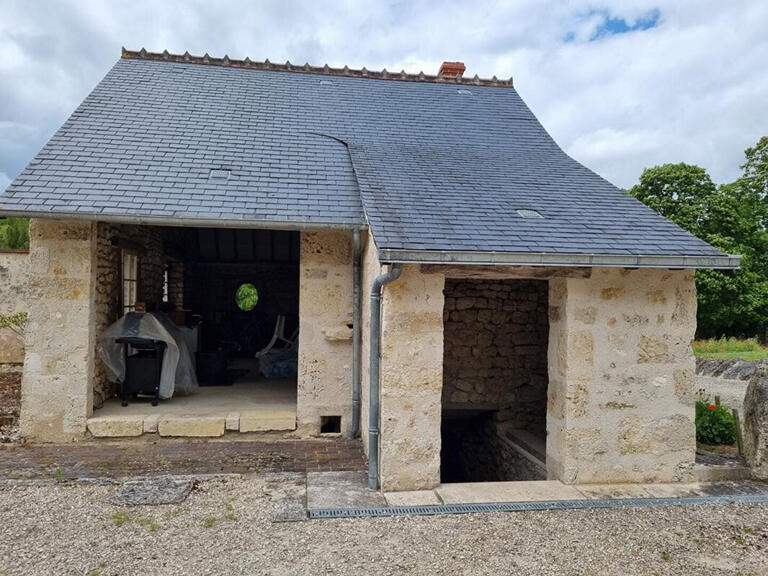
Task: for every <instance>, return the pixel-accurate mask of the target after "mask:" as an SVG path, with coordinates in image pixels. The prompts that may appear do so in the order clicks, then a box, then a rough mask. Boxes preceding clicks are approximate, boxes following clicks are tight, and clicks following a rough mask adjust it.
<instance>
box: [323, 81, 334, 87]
mask: <svg viewBox="0 0 768 576" xmlns="http://www.w3.org/2000/svg"><path fill="white" fill-rule="evenodd" d="M320 86H333V80H320Z"/></svg>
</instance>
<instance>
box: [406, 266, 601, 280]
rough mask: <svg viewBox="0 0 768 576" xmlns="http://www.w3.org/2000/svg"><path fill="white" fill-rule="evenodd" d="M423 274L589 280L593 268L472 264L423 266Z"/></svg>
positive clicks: (483, 277) (488, 278)
mask: <svg viewBox="0 0 768 576" xmlns="http://www.w3.org/2000/svg"><path fill="white" fill-rule="evenodd" d="M421 273H422V274H444V275H445V277H446V278H477V279H481V280H486V279H487V280H504V279H515V278H521V279H522V278H527V279H534V280H546V279H548V278H589V277H590V276H592V268H581V267H576V266H570V267H568V266H562V267H560V266H475V265H470V264H465V265H461V264H422V265H421Z"/></svg>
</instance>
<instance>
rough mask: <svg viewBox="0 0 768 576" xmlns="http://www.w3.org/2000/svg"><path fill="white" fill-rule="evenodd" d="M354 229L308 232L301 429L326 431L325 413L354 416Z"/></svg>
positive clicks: (302, 271)
mask: <svg viewBox="0 0 768 576" xmlns="http://www.w3.org/2000/svg"><path fill="white" fill-rule="evenodd" d="M352 259H353V249H352V233H351V232H340V231H322V232H320V231H318V232H302V234H301V259H300V267H299V377H298V399H297V421H298V422H297V430H298V432H299V433H300V434H302V435H317V434H319V433H320V422H321V417H323V416H341V432H342V433H343V434H347V433H349V429H350V424H351V416H352V408H351V407H352V304H353V303H352V297H353V294H352V292H353V278H352V275H353V262H352Z"/></svg>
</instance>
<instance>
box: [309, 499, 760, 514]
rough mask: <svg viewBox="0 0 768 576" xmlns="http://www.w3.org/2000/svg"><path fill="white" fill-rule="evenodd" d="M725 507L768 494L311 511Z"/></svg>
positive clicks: (314, 511)
mask: <svg viewBox="0 0 768 576" xmlns="http://www.w3.org/2000/svg"><path fill="white" fill-rule="evenodd" d="M723 504H742V505H760V504H768V495H766V494H731V495H724V496H690V497H683V498H675V497H664V498H615V499H614V498H610V499H605V500H591V499H583V500H547V501H541V502H498V503H496V502H494V503H487V504H436V505H424V506H392V507H388V508H383V507H382V508H318V509H310V510H308V511H307V516H308V517H309V518H310V519H325V518H371V517H374V518H375V517H378V518H382V517H388V516H439V515H443V514H478V513H483V512H528V511H541V510H594V509H600V510H605V509H609V510H611V509H616V508H652V507H668V506H697V505H698V506H702V505H707V506H717V505H723Z"/></svg>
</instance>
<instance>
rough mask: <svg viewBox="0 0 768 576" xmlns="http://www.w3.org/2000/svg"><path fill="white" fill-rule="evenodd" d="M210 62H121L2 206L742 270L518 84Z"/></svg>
mask: <svg viewBox="0 0 768 576" xmlns="http://www.w3.org/2000/svg"><path fill="white" fill-rule="evenodd" d="M204 58H205V59H195V58H193V57H189V56H188V55H185V56H171V55H167V54H165V55H159V54H147V53H137V52H125V53H124V57H123V58H121V59H120V60H119V61H118V62H117V63H116V64H115V66H114V67H113V68H112V70H111V71H110V72H109V73H108V74H107V76H106V77H105V78H104V80H103V81H102V82H101V83H100V84H99V85H98V86H97V87H96V88H95V89H94V91H93V92H92V93H91V94H90V95H89V96H88V97H87V98H86V99H85V101H84V102H83V103H82V104H81V105H80V106H79V107H78V109H77V110H76V111H75V112H74V113H73V114H72V116H71V117H70V118H69V120H67V122H66V123H65V124H64V126H62V128H61V129H60V130H59V131H58V132H57V133H56V134H55V135H54V136H53V138H52V139H51V140H50V141H49V142H48V144H46V146H45V147H44V148H43V149H42V150H41V151H40V153H39V154H38V155H37V156H36V157H35V159H34V160H32V162H31V163H30V164H29V166H28V167H27V168H26V169H25V170H24V171H23V172H22V173H21V174H20V175H19V176H18V178H16V180H15V181H14V182H13V183H12V184H11V186H10V187H9V188H8V190H7V191H6V192H5V193H4V194H3V195H1V196H0V212H6V213H24V214H36V215H41V214H42V215H49V216H56V215H61V216H65V215H66V216H73V215H76V216H81V217H89V218H94V219H99V220H123V221H132V220H144V221H147V222H156V223H164V224H170V223H175V224H185V223H187V224H189V225H203V224H205V225H214V224H216V223H220V225H222V226H223V225H230V226H231V225H235V226H262V227H263V226H274V227H302V226H304V227H333V228H350V227H361V226H364V225H365V224H368V225H369V226H370V228H371V231H372V233H373V236H374V240H375V243H376V246H377V248H378V250H379V254H380V257H381V258H382V260H384V261H437V262H441V261H484V262H485V261H487V262H506V263H533V264H536V263H550V264H564V265H565V264H576V265H579V264H581V265H586V264H595V265H599V264H600V263H602V264H606V265H611V264H612V263H613V264H615V265H629V264H632V263H634V264H636V265H667V264H668V265H670V266H672V265H675V266H685V267H688V266H690V267H704V266H712V267H734V266H735V265H737V264H738V260H737V259H734V258H726V257H725V256H724V255H723V254H721V253H720V252H718V251H717V250H715V249H714V248H712V247H711V246H709V245H708V244H706V243H705V242H703V241H701V240H699V239H697V238H695V237H694V236H692V235H690V234H689V233H687V232H686V231H684V230H682V229H681V228H679V227H677V226H676V225H674V224H672V223H671V222H669V221H667V220H665V219H664V218H662V217H661V216H659V215H658V214H656V213H655V212H653V211H652V210H650V209H649V208H647V207H646V206H644V205H643V204H641V203H640V202H638V201H636V200H634V199H633V198H632V197H630V196H629V195H628V194H626V193H625V192H623V191H621V190H619V189H618V188H616V187H615V186H613V185H612V184H610V183H609V182H607V181H606V180H604V179H602V178H601V177H599V176H597V175H596V174H595V173H593V172H592V171H590V170H589V169H587V168H585V167H584V166H582V165H581V164H579V163H578V162H576V161H575V160H573V159H572V158H570V157H569V156H567V155H566V154H565V153H564V152H563V151H562V150H561V149H560V148H559V147H558V146H557V144H556V143H555V142H554V141H553V140H552V138H551V137H550V136H549V135H548V134H547V132H546V131H545V130H544V128H543V127H542V126H541V124H540V123H539V122H538V120H537V119H536V118H535V116H534V115H533V113H532V112H531V111H530V110H529V109H528V107H527V106H526V105H525V103H524V102H523V101H522V100H521V98H520V96H519V95H518V94H517V92H516V91H515V89H514V88H513V87H512V83H511V81H499V80H497V79H495V78H494V79H491V80H480V79H477V78H474V79H464V78H460V79H458V80H451V79H444V78H441V77H434V76H425V75H404V74H389V73H387V72H386V71H384V72H368V71H365V70H363V71H350V70H348V69H341V70H331V69H328V68H310V67H306V68H304V67H293V66H285V65H283V66H275V65H272V64H268V63H253V62H250V61H231V60H229V59H226V60H224V59H220V60H215V59H210V58H209V57H207V56H206V57H204ZM212 171H213V172H212ZM227 173H228V177H226V176H227ZM216 175H224V176H225V178H223V179H217V178H215V177H212V176H216ZM521 209H532V210H536V211H538V212H539V213H540V214H541V215H542V216H543V218H536V219H526V218H522V217H521V216H520V215H519V213H518V210H521Z"/></svg>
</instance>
